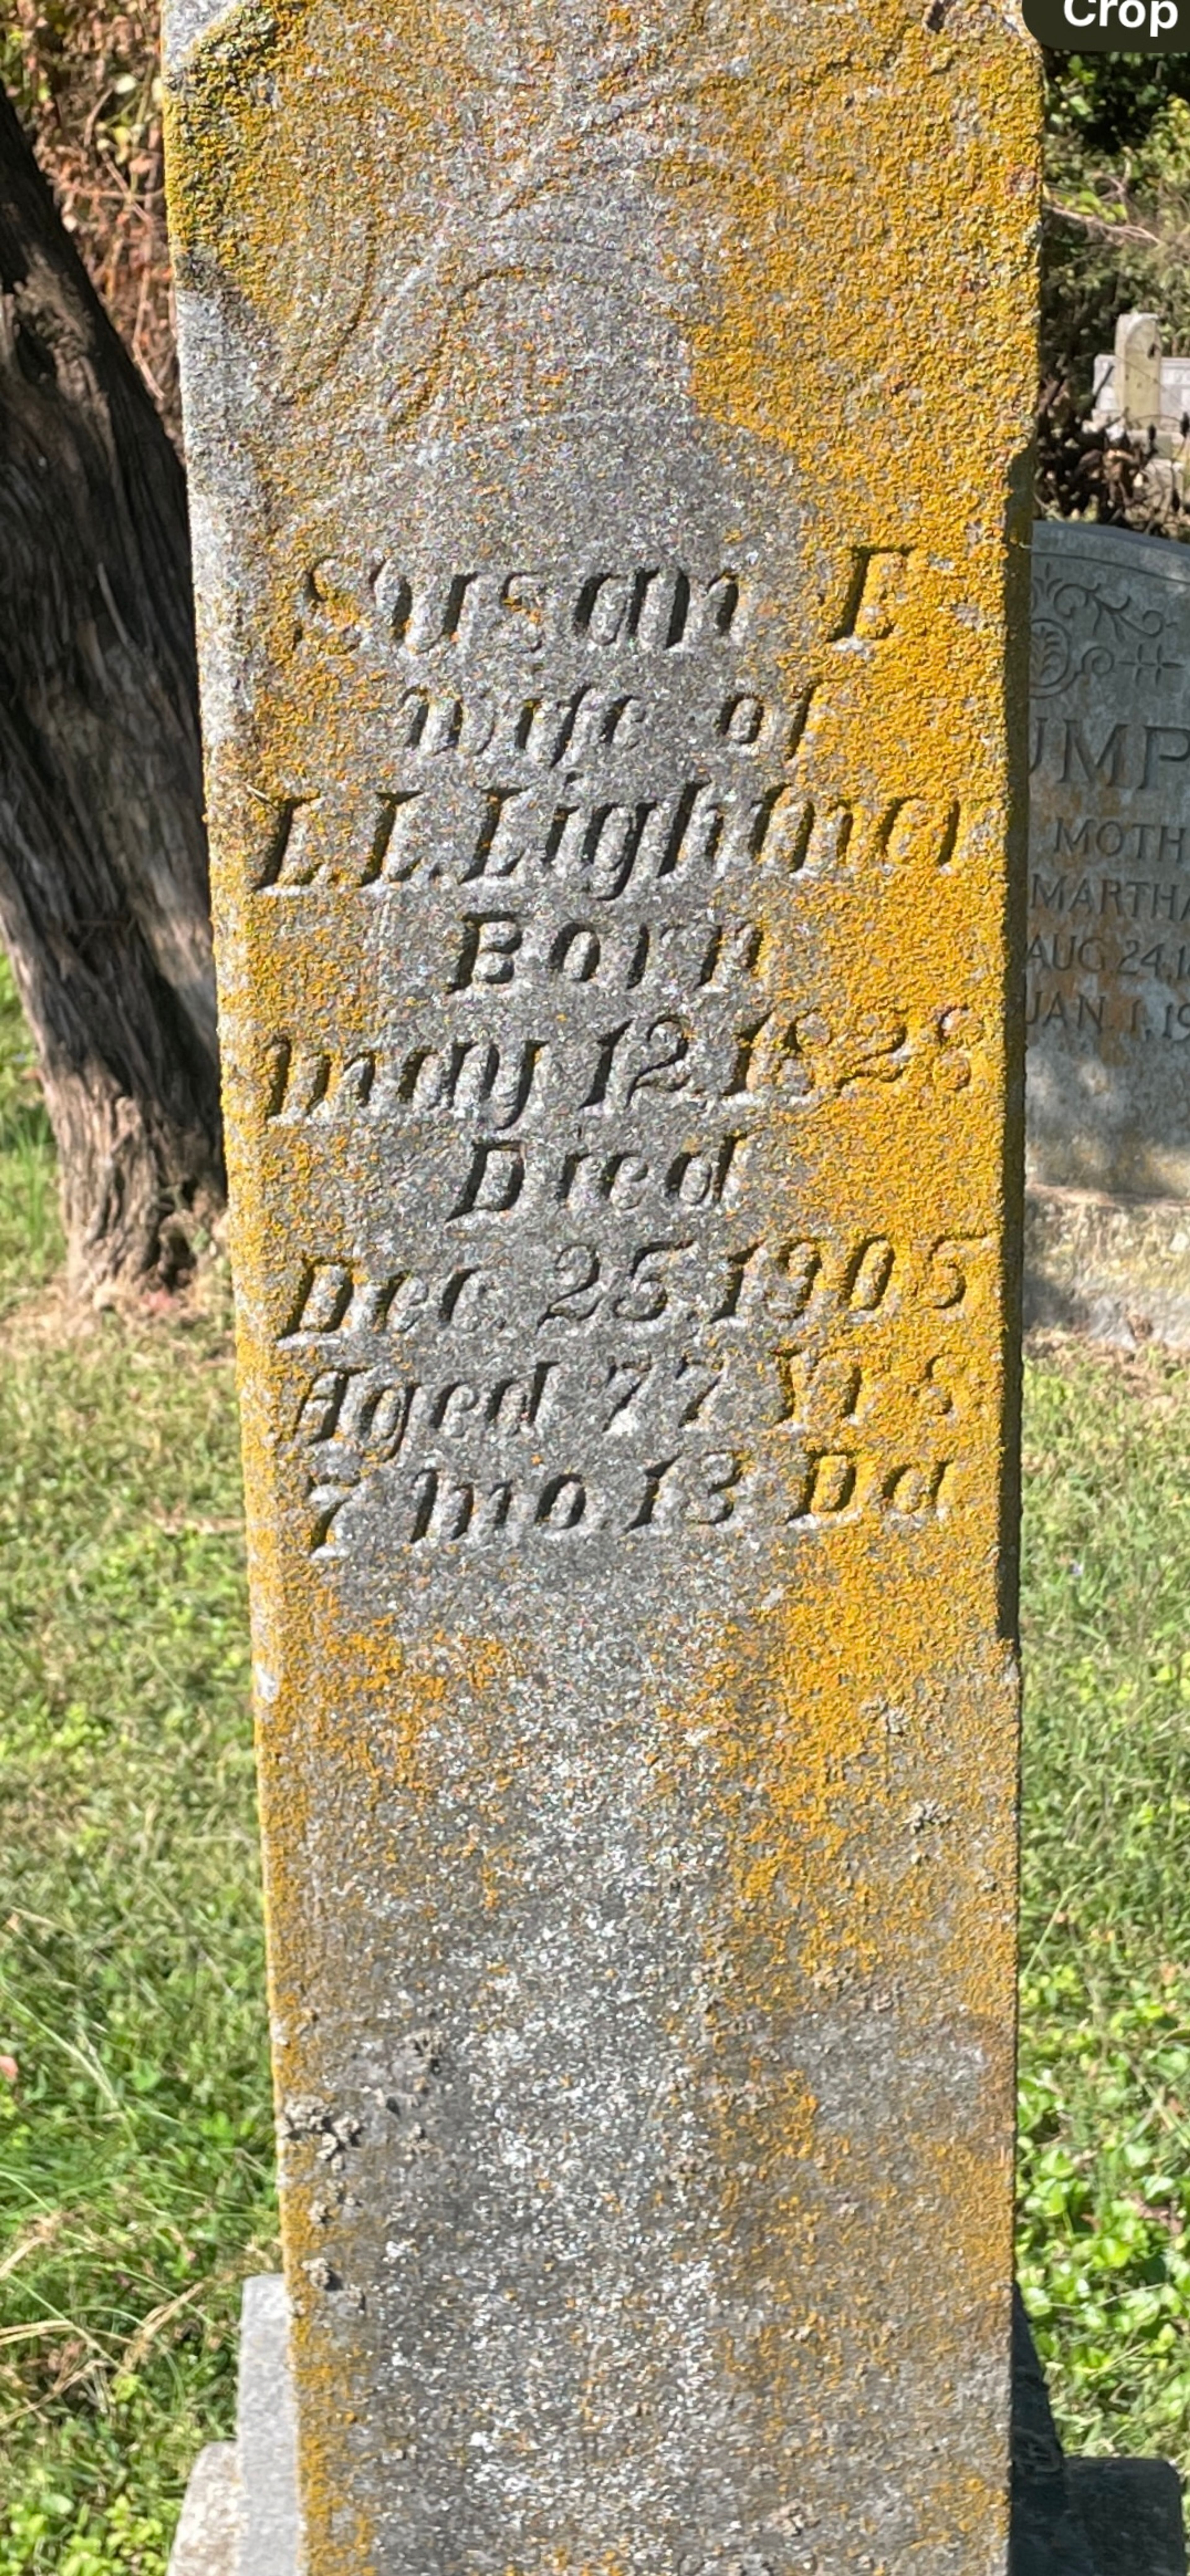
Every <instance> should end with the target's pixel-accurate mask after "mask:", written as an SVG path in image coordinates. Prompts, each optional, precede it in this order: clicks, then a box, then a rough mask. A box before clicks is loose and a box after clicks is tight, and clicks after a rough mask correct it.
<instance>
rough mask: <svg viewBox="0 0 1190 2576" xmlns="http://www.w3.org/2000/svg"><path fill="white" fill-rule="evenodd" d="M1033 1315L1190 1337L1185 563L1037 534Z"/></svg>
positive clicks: (1069, 533)
mask: <svg viewBox="0 0 1190 2576" xmlns="http://www.w3.org/2000/svg"><path fill="white" fill-rule="evenodd" d="M1030 757H1031V781H1030V869H1029V882H1030V906H1029V944H1028V951H1027V960H1026V971H1027V987H1028V989H1027V998H1026V1015H1027V1022H1028V1048H1029V1055H1028V1065H1029V1079H1028V1171H1029V1179H1030V1204H1029V1212H1028V1244H1029V1256H1028V1276H1029V1309H1030V1311H1031V1312H1032V1313H1033V1314H1035V1315H1037V1316H1039V1317H1041V1318H1043V1319H1048V1320H1051V1321H1055V1322H1060V1323H1071V1324H1075V1325H1084V1326H1090V1328H1091V1329H1092V1330H1094V1331H1097V1332H1099V1333H1103V1334H1105V1335H1108V1336H1114V1337H1115V1338H1117V1339H1118V1338H1121V1337H1123V1338H1130V1337H1135V1336H1136V1335H1138V1334H1143V1333H1144V1332H1146V1331H1155V1332H1156V1333H1157V1334H1158V1335H1159V1336H1160V1338H1161V1339H1163V1340H1165V1341H1168V1342H1170V1343H1172V1344H1175V1345H1182V1344H1186V1343H1188V1342H1190V551H1183V549H1182V548H1181V547H1180V546H1177V545H1171V544H1169V543H1168V542H1167V541H1164V540H1162V539H1160V538H1156V537H1142V536H1136V535H1133V534H1131V533H1130V532H1128V531H1126V530H1122V529H1117V528H1097V527H1086V526H1083V525H1082V524H1081V523H1079V522H1076V521H1072V520H1065V521H1060V520H1059V521H1050V522H1047V523H1045V524H1044V525H1043V526H1040V527H1038V528H1037V529H1036V530H1035V531H1034V543H1033V672H1032V711H1031V746H1030Z"/></svg>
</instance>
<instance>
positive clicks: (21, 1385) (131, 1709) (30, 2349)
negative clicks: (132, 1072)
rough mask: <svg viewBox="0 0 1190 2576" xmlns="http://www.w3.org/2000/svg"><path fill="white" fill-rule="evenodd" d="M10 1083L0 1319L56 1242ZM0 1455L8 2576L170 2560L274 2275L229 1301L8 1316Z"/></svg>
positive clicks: (2, 2408)
mask: <svg viewBox="0 0 1190 2576" xmlns="http://www.w3.org/2000/svg"><path fill="white" fill-rule="evenodd" d="M0 1013H2V1014H3V1015H2V1016H0V1031H2V1033H3V1036H7V1037H9V1038H11V1034H12V1031H13V1028H14V1021H13V1015H12V1011H11V1004H10V995H9V994H8V992H7V990H6V991H5V993H4V995H3V1005H0ZM29 1093H30V1086H28V1085H25V1084H23V1083H21V1081H20V1076H19V1068H18V1069H17V1071H15V1072H14V1071H13V1070H12V1067H11V1058H10V1062H9V1066H8V1067H6V1068H3V1069H2V1070H0V1122H2V1123H0V1312H3V1311H4V1308H5V1307H7V1308H9V1309H11V1308H12V1307H13V1306H14V1305H15V1304H16V1303H17V1302H18V1299H19V1298H20V1296H21V1295H22V1293H23V1294H24V1295H25V1296H26V1297H27V1296H28V1291H29V1287H30V1286H33V1287H36V1286H37V1284H38V1283H39V1282H40V1281H42V1280H44V1278H45V1276H46V1274H47V1271H48V1269H49V1266H50V1264H51V1262H52V1261H53V1260H54V1259H55V1258H56V1257H57V1251H58V1237H57V1225H56V1215H55V1214H54V1195H53V1169H52V1158H51V1156H50V1153H49V1149H48V1143H47V1137H46V1131H45V1129H44V1126H43V1124H42V1122H41V1114H40V1112H39V1110H38V1109H37V1107H36V1095H35V1094H34V1095H33V1099H32V1101H31V1100H30V1097H29ZM22 1223H24V1224H25V1225H26V1227H27V1230H28V1231H27V1235H26V1241H28V1242H29V1243H30V1250H29V1252H28V1253H27V1254H26V1255H25V1256H24V1258H23V1259H22V1255H21V1244H20V1237H21V1226H22ZM224 1303H225V1301H224ZM51 1324H52V1318H51ZM0 1448H2V1452H3V1456H4V1461H5V1473H4V1477H3V1482H2V1484H0V1671H2V1673H3V1688H2V1692H0V2052H3V2054H4V2055H6V2056H9V2057H11V2058H14V2059H15V2060H16V2063H17V2067H18V2070H19V2071H18V2075H17V2079H16V2081H15V2083H12V2082H9V2081H7V2080H6V2079H5V2078H4V2077H3V2076H2V2075H0V2576H26V2572H27V2571H33V2570H37V2571H41V2570H46V2571H49V2570H53V2571H54V2576H109V2571H114V2570H116V2569H119V2570H121V2571H125V2570H137V2571H139V2576H160V2571H161V2570H163V2568H164V2565H165V2559H166V2555H167V2550H168V2542H169V2537H170V2534H171V2532H172V2528H173V2523H174V2520H175V2518H176V2512H177V2503H178V2498H179V2495H180V2492H181V2488H182V2485H183V2483H184V2480H185V2476H186V2472H187V2469H188V2468H189V2465H190V2462H191V2460H192V2459H193V2456H194V2454H195V2452H196V2450H197V2449H198V2448H199V2446H200V2444H201V2443H202V2441H204V2440H205V2439H207V2438H209V2437H210V2436H211V2435H212V2434H213V2433H220V2432H227V2431H230V2429H231V2425H232V2418H233V2397H234V2365H235V2322H236V2317H237V2312H238V2306H239V2286H238V2285H239V2281H240V2278H241V2277H242V2275H243V2273H244V2272H245V2271H246V2270H253V2269H258V2270H259V2269H270V2268H272V2267H273V2266H274V2265H275V2262H276V2259H277V2257H276V2246H275V2241H274V2213H273V2205H272V2197H271V2190H272V2183H271V2171H272V2122H271V2107H270V2097H269V2080H268V2057H267V2039H266V2028H265V2009H264V1990H263V1961H262V1941H261V1927H260V1899H259V1886H258V1871H257V1856H256V1846H255V1825H254V1809H253V1794H252V1754H251V1732H250V1725H249V1717H248V1704H247V1679H248V1650H247V1629H246V1607H245V1595H244V1575H243V1536H242V1527H241V1501H240V1487H239V1463H238V1457H237V1450H236V1429H235V1412H234V1404H233V1397H232V1385H231V1367H230V1353H229V1347H228V1336H227V1327H226V1317H225V1315H224V1316H220V1315H218V1314H212V1313H210V1312H207V1313H205V1314H198V1315H195V1316H193V1317H191V1319H190V1320H188V1321H174V1322H170V1323H163V1322H160V1321H158V1322H155V1323H154V1322H146V1323H144V1324H142V1325H138V1326H136V1327H135V1328H134V1327H132V1326H130V1325H128V1324H127V1323H124V1322H122V1321H120V1320H119V1319H118V1318H117V1317H116V1316H114V1315H110V1314H109V1315H105V1316H104V1317H103V1318H102V1319H99V1320H97V1321H96V1322H94V1323H93V1324H92V1325H91V1326H90V1327H89V1329H87V1330H86V1331H84V1332H82V1333H80V1334H75V1335H74V1336H70V1335H69V1334H67V1333H66V1332H65V1331H64V1330H63V1326H62V1320H61V1318H59V1320H58V1323H57V1326H56V1327H55V1328H53V1329H47V1330H46V1331H44V1332H42V1333H38V1332H37V1331H36V1330H34V1329H32V1327H31V1326H30V1324H29V1321H28V1319H27V1316H25V1315H22V1316H21V1317H20V1318H18V1319H17V1320H16V1321H15V1323H14V1322H13V1321H12V1320H10V1324H9V1327H8V1329H7V1332H5V1331H4V1329H3V1328H2V1327H0Z"/></svg>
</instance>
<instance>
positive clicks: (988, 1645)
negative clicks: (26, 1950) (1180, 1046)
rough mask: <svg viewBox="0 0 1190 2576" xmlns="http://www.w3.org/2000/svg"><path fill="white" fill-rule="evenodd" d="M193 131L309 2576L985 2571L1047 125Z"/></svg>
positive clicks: (213, 809) (521, 64) (350, 83)
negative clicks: (1016, 1143)
mask: <svg viewBox="0 0 1190 2576" xmlns="http://www.w3.org/2000/svg"><path fill="white" fill-rule="evenodd" d="M208 21H209V23H207V22H208ZM169 83H170V124H171V192H172V213H173V223H174V238H175V248H176V254H177V269H178V282H179V289H180V304H181V315H182V333H183V353H184V370H185V391H186V429H187V447H188V456H189V463H190V474H191V494H192V507H193V514H194V528H195V542H196V561H197V574H198V598H199V615H200V639H201V650H202V661H203V675H204V716H205V726H206V741H207V758H208V778H209V795H210V813H211V825H212V836H213V848H214V860H215V908H216V919H217V929H218V938H219V952H220V965H221V978H222V1009H223V1027H224V1045H225V1068H226V1084H227V1111H228V1136H229V1157H230V1168H231V1175H232V1185H233V1206H234V1229H235V1232H234V1250H235V1263H236V1280H237V1294H238V1305H239V1329H240V1351H241V1383H242V1390H243V1408H244V1429H245V1451H246V1466H247V1491H248V1513H249V1531H250V1550H251V1571H252V1585H253V1617H254V1633H255V1652H256V1668H257V1697H258V1707H259V1715H260V1751H261V1779H262V1800H263V1823H264V1844H265V1863H266V1875H267V1891H268V1913H269V1935H270V1954H271V1981H272V2004H273V2016H274V2019H273V2032H274V2055H275V2065H276V2073H277V2082H278V2093H279V2109H280V2125H281V2133H282V2138H283V2173H282V2187H283V2211H284V2228H285V2247H286V2267H287V2274H288V2279H289V2283H290V2288H291V2292H292V2297H293V2306H294V2325H293V2362H294V2372H295V2379H296V2388H297V2401H298V2441H299V2456H300V2463H301V2475H302V2495H303V2506H304V2514H305V2523H306V2533H307V2546H308V2551H309V2565H310V2569H311V2571H312V2576H339V2571H348V2570H351V2571H355V2576H362V2571H364V2570H365V2569H369V2570H374V2571H377V2576H381V2571H383V2576H398V2571H400V2576H415V2571H416V2576H423V2571H427V2570H431V2569H438V2570H446V2569H457V2570H460V2571H468V2576H471V2571H475V2576H478V2572H479V2571H484V2576H487V2571H491V2576H503V2571H504V2570H506V2569H517V2570H533V2571H538V2570H540V2571H545V2570H548V2569H556V2570H560V2569H563V2568H573V2569H575V2570H578V2569H588V2570H594V2569H600V2570H604V2571H609V2576H610V2571H612V2570H617V2569H623V2570H625V2571H628V2570H631V2571H632V2576H678V2571H686V2576H699V2571H711V2570H722V2571H723V2576H727V2571H728V2570H729V2569H733V2570H735V2569H740V2570H748V2571H755V2576H761V2571H762V2570H763V2571H766V2576H770V2572H771V2576H784V2571H791V2576H792V2571H793V2570H795V2569H807V2568H818V2569H819V2570H821V2571H823V2576H827V2572H828V2571H829V2576H843V2571H846V2570H852V2569H854V2570H860V2569H869V2570H873V2571H876V2570H880V2569H887V2570H892V2569H897V2570H901V2569H908V2568H909V2567H912V2569H913V2571H914V2576H960V2571H961V2576H994V2571H998V2570H999V2569H1000V2568H1001V2566H1002V2559H1003V2547H1004V2533H1005V2523H1006V2513H1007V2491H1008V2479H1007V2427H1008V2340H1009V2338H1008V2313H1009V2282H1010V2269H1011V2242H1012V2229H1011V2220H1012V2099H1013V1988H1014V1895H1013V1888H1014V1843H1015V1781H1016V1717H1017V1681H1016V1670H1015V1662H1014V1656H1013V1648H1012V1632H1013V1616H1014V1612H1013V1553H1014V1528H1013V1495H1014V1490H1015V1488H1014V1477H1013V1470H1012V1465H1011V1459H1012V1436H1013V1435H1012V1424H1013V1419H1014V1390H1013V1383H1012V1369H1011V1365H1010V1364H1009V1366H1008V1372H1007V1383H1006V1379H1005V1368H1006V1360H1009V1355H1010V1354H1011V1349H1012V1321H1013V1317H1014V1313H1015V1297H1016V1288H1017V1275H1016V1263H1017V1230H1016V1224H1015V1219H1014V1216H1013V1211H1012V1204H1011V1195H1010V1196H1009V1202H1008V1212H1007V1216H1006V1201H1005V1183H1004V1174H1005V1169H1006V1167H1007V1166H1008V1160H1009V1148H1010V1138H1011V1135H1012V1133H1013V1132H1014V1131H1015V1129H1016V1127H1017V1126H1018V1125H1019V1101H1018V1099H1017V1097H1016V1091H1017V1086H1018V1083H1019V1074H1020V1059H1021V1033H1020V1030H1019V1027H1012V1028H1006V1026H1005V1018H1004V1011H1005V1002H1004V996H1005V993H1006V991H1008V990H1010V989H1011V988H1010V985H1009V980H1008V974H1007V956H1008V929H1007V924H1008V922H1009V918H1010V910H1011V907H1010V904H1009V898H1008V870H1007V864H1006V835H1007V834H1008V833H1009V831H1010V828H1011V829H1013V830H1015V828H1016V827H1015V824H1011V815H1012V811H1013V804H1014V799H1015V808H1016V812H1017V813H1018V814H1019V816H1020V819H1021V825H1022V829H1023V819H1024V817H1023V792H1024V775H1023V757H1022V756H1021V755H1022V754H1023V744H1024V732H1025V715H1026V709H1025V700H1024V695H1023V672H1022V673H1021V675H1020V684H1019V685H1018V673H1017V656H1016V652H1015V650H1011V651H1010V650H1009V631H1010V621H1011V631H1012V633H1013V634H1014V635H1015V637H1016V638H1017V639H1019V642H1020V644H1021V645H1022V646H1023V645H1024V643H1025V640H1026V636H1027V595H1026V592H1025V588H1024V579H1023V575H1024V546H1025V541H1026V539H1027V535H1028V476H1027V471H1026V467H1025V462H1024V450H1025V448H1026V445H1027V440H1028V434H1029V421H1030V413H1031V405H1032V399H1033V371H1034V322H1033V305H1032V298H1033V285H1034V277H1033V243H1034V239H1035V226H1036V221H1037V213H1038V132H1039V96H1038V89H1039V76H1038V64H1037V58H1036V54H1035V50H1034V49H1033V48H1032V47H1031V46H1030V44H1029V43H1028V41H1027V40H1026V39H1025V38H1024V37H1023V35H1022V34H1021V33H1020V32H1019V30H1018V29H1017V27H1016V26H1015V25H1014V24H1013V22H1012V21H1011V19H1010V17H1009V15H1008V13H1007V12H1005V11H1003V10H1001V9H1000V8H999V7H994V6H991V5H980V0H971V5H964V6H961V7H960V8H958V9H957V10H955V11H954V12H953V14H952V13H951V12H950V11H949V10H948V9H946V8H944V7H942V6H936V7H930V8H928V9H927V8H926V7H924V6H922V5H920V0H912V5H906V0H874V5H872V6H870V7H861V6H859V5H858V0H840V5H837V6H835V7H832V8H831V9H829V10H826V9H822V8H820V7H817V6H815V7H810V6H809V5H802V6H794V7H791V8H790V9H788V10H782V11H773V10H770V9H768V8H762V7H760V6H759V5H755V6H754V5H752V0H742V4H741V5H740V6H738V7H735V8H733V9H732V10H730V11H727V10H725V9H722V8H720V7H719V6H718V4H717V0H713V5H712V6H711V7H710V8H709V9H701V8H694V7H692V6H690V5H688V0H628V5H624V6H622V5H619V0H615V5H611V0H608V5H606V6H604V5H596V0H558V5H557V6H555V7H553V8H552V9H550V10H549V11H543V10H540V9H538V8H537V7H535V6H531V5H530V0H497V5H495V6H491V5H484V6H482V7H481V6H480V4H479V0H441V5H438V6H435V7H432V8H429V9H418V10H417V11H416V12H414V11H412V10H410V9H407V8H406V7H404V6H403V5H402V6H398V5H397V0H369V5H367V6H352V5H350V0H349V5H347V6H345V7H344V6H341V5H336V6H334V7H332V6H331V5H330V0H308V5H305V6H303V5H301V0H284V5H281V6H278V7H277V8H276V9H272V10H268V11H263V10H259V11H258V10H256V9H255V8H252V7H248V6H245V7H243V8H241V9H231V10H226V11H224V12H222V13H221V14H218V15H213V14H212V13H211V12H210V11H209V10H208V9H207V8H205V7H204V5H203V0H179V5H177V6H176V8H175V10H174V14H173V23H172V26H171V29H170V61H169ZM890 317H891V319H892V322H893V323H894V325H895V327H894V328H893V329H892V330H891V331H890ZM956 353H957V355H956ZM1014 766H1015V768H1016V769H1019V777H1017V776H1015V775H1014V777H1013V779H1012V780H1011V781H1010V770H1012V769H1014ZM1018 850H1019V858H1020V862H1021V863H1022V864H1023V855H1024V853H1023V842H1018Z"/></svg>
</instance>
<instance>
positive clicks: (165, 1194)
mask: <svg viewBox="0 0 1190 2576" xmlns="http://www.w3.org/2000/svg"><path fill="white" fill-rule="evenodd" d="M197 710H198V693H197V680H196V672H195V658H194V635H193V617H192V604H191V590H190V551H189V537H188V530H187V523H186V493H185V480H184V476H183V473H182V468H181V465H180V464H179V462H178V459H177V457H176V456H175V454H174V451H173V448H172V447H171V445H170V442H169V440H168V438H167V437H166V434H165V431H164V430H163V428H162V426H161V423H160V421H159V420H158V418H157V414H156V412H155V410H154V408H153V404H152V402H151V401H150V398H149V395H148V393H147V391H146V389H145V387H144V386H143V384H142V383H141V380H140V377H139V376H138V374H137V372H136V369H135V368H134V366H133V364H132V361H131V359H130V358H129V357H128V355H127V353H126V351H125V349H124V346H123V344H122V342H121V341H120V339H119V338H118V336H117V334H116V332H115V331H114V330H113V328H112V326H111V324H110V322H109V321H108V319H107V316H106V314H105V313H104V311H103V308H102V305H101V304H100V302H99V299H98V297H97V296H96V294H95V292H94V290H93V288H92V287H91V285H90V283H89V281H88V278H87V276H86V273H85V271H84V269H83V267H82V264H81V261H80V260H79V258H78V255H77V253H76V252H75V250H74V247H73V245H72V243H71V241H70V238H69V236H68V235H67V233H65V232H64V230H63V228H62V225H61V224H60V222H59V220H58V216H57V213H56V211H55V208H54V203H53V199H52V197H51V195H50V191H49V188H48V187H47V185H46V183H45V181H44V179H43V178H42V176H41V173H40V171H39V170H38V168H37V166H36V164H35V162H34V160H33V157H32V154H31V152H30V150H29V147H28V145H27V144H26V142H25V139H24V136H23V134H22V132H21V128H20V126H19V124H18V121H17V118H16V116H15V114H14V112H13V110H12V107H11V106H10V104H9V102H8V100H7V99H6V98H5V97H4V95H3V92H2V91H0V937H2V938H3V941H4V944H5V947H6V948H7V950H8V953H9V956H10V958H11V960H12V966H13V971H14V973H15V976H16V980H17V984H18V987H19V990H20V995H21V1000H22V1002H23V1003H24V1006H25V1010H26V1013H27V1015H28V1018H29V1022H30V1025H31V1028H32V1030H33V1034H34V1039H35V1042H36V1046H37V1050H38V1056H39V1061H40V1069H41V1076H42V1081H43V1083H44V1086H45V1096H46V1105H47V1107H48V1110H49V1114H50V1118H51V1120H52V1122H53V1127H54V1134H55V1136H56V1138H57V1143H58V1153H59V1159H60V1164H61V1173H62V1193H63V1202H64V1210H65V1217H66V1228H67V1235H68V1241H69V1247H70V1269H71V1276H72V1282H73V1285H74V1287H75V1288H76V1290H78V1291H79V1292H81V1293H84V1294H91V1295H93V1294H94V1293H95V1292H96V1290H102V1289H103V1288H104V1287H106V1286H108V1285H109V1284H117V1285H131V1286H137V1285H139V1286H146V1285H149V1284H151V1283H152V1282H154V1281H155V1282H157V1283H158V1284H165V1285H170V1286H172V1285H174V1284H176V1283H177V1282H178V1281H179V1280H180V1279H181V1278H182V1277H184V1276H185V1275H186V1273H187V1272H188V1271H189V1270H190V1268H191V1267H192V1264H193V1260H194V1256H195V1250H196V1246H197V1245H198V1243H199V1242H200V1240H201V1237H202V1235H203V1233H204V1232H205V1231H206V1230H207V1229H208V1228H209V1226H210V1224H211V1222H212V1221H213V1219H214V1218H215V1217H216V1216H217V1214H218V1212H219V1209H220V1208H221V1206H222V1200H223V1170H222V1154H221V1143H220V1128H219V1091H218V1051H217V1038H216V1027H215V985H214V973H213V968H212V961H211V934H210V918H209V893H208V883H207V853H206V838H205V833H204V829H203V820H202V775H201V765H200V755H199V735H198V712H197Z"/></svg>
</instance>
